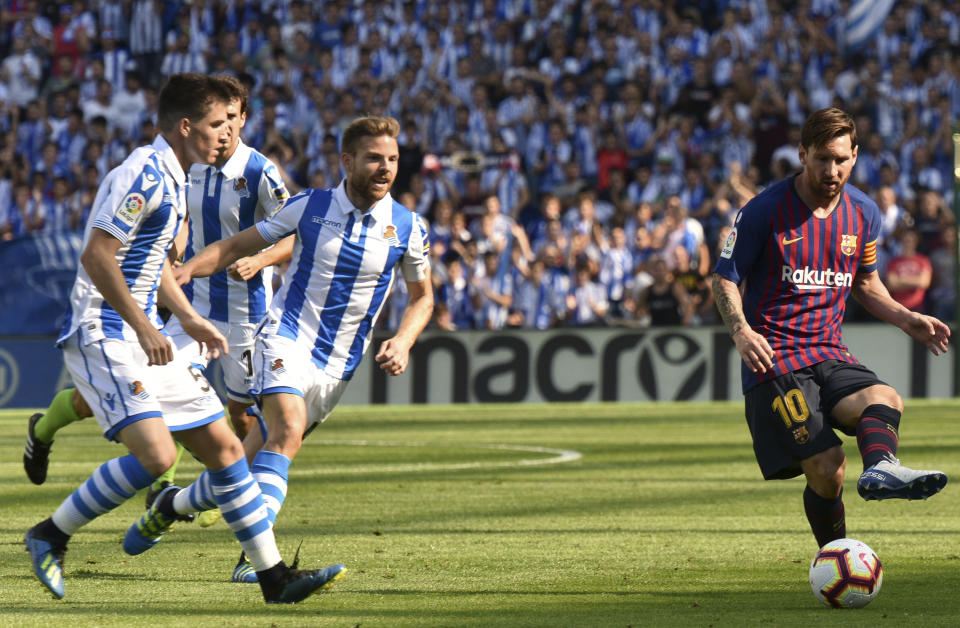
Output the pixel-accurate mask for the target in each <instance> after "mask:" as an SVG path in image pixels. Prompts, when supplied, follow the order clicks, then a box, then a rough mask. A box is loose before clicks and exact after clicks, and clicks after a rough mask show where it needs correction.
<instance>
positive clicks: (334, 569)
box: [263, 564, 347, 604]
mask: <svg viewBox="0 0 960 628" xmlns="http://www.w3.org/2000/svg"><path fill="white" fill-rule="evenodd" d="M345 573H347V568H346V567H345V566H343V565H339V564H337V565H330V566H329V567H324V568H323V569H305V570H300V569H289V568H288V569H287V570H286V571H285V572H284V574H283V577H282V579H281V581H280V583H278V584H277V585H275V587H273V588H272V589H273V590H271V591H267V590H264V591H263V597H264V599H265V600H266V601H267V604H295V603H297V602H300V601H302V600H305V599H307V598H308V597H309V596H311V595H313V594H314V593H316V592H317V591H319V590H320V589H329V588H330V587H332V586H333V583H334V582H336V581H337V580H340V579H341V578H343V576H344V574H345Z"/></svg>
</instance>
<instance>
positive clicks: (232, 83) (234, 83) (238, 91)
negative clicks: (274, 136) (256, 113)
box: [216, 74, 250, 113]
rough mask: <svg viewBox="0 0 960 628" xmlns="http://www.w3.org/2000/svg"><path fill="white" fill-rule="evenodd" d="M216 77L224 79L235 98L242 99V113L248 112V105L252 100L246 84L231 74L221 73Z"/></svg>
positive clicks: (219, 79) (220, 79)
mask: <svg viewBox="0 0 960 628" xmlns="http://www.w3.org/2000/svg"><path fill="white" fill-rule="evenodd" d="M216 79H217V80H218V81H222V82H223V84H224V85H225V86H226V88H227V89H228V90H229V91H230V93H232V94H233V98H235V99H237V100H239V101H240V113H247V105H248V104H249V101H250V98H249V92H248V91H247V88H246V86H245V85H244V84H243V83H241V82H240V79H238V78H237V77H235V76H231V75H230V74H221V75H219V76H217V77H216Z"/></svg>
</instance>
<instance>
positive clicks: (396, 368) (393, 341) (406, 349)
mask: <svg viewBox="0 0 960 628" xmlns="http://www.w3.org/2000/svg"><path fill="white" fill-rule="evenodd" d="M407 292H408V293H409V294H410V300H409V301H408V302H407V307H406V308H404V310H403V316H402V317H401V318H400V327H399V328H398V329H397V333H396V335H394V336H393V337H392V338H388V339H387V340H384V341H383V344H382V345H380V350H379V351H378V352H377V355H376V357H375V358H374V359H376V361H377V362H378V363H379V364H380V369H381V370H383V371H386V372H387V373H389V374H390V375H400V374H401V373H403V372H404V371H405V370H407V363H408V362H409V360H410V348H411V347H412V346H413V343H414V342H416V340H417V337H418V336H419V335H420V332H422V331H423V328H424V327H426V326H427V323H429V322H430V317H431V316H432V315H433V285H432V284H431V282H430V274H429V273H427V276H426V277H425V278H423V279H421V280H420V281H408V282H407Z"/></svg>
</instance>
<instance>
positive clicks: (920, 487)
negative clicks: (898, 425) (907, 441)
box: [857, 456, 947, 500]
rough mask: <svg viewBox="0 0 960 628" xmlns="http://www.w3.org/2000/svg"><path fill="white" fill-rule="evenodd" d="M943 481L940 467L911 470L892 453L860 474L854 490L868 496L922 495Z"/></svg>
mask: <svg viewBox="0 0 960 628" xmlns="http://www.w3.org/2000/svg"><path fill="white" fill-rule="evenodd" d="M946 485H947V476H946V474H944V473H943V472H942V471H915V470H914V469H908V468H907V467H905V466H903V465H901V464H900V461H899V460H898V459H896V458H894V457H892V456H891V457H888V458H884V459H883V460H881V461H880V462H878V463H877V464H875V465H873V466H872V467H870V468H868V469H867V470H866V471H864V472H863V473H861V474H860V479H859V480H857V492H858V493H860V497H862V498H864V499H867V500H871V499H890V498H897V499H926V498H928V497H930V496H931V495H935V494H937V493H939V492H940V489H942V488H943V487H944V486H946Z"/></svg>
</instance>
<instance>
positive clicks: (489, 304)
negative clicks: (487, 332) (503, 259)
mask: <svg viewBox="0 0 960 628" xmlns="http://www.w3.org/2000/svg"><path fill="white" fill-rule="evenodd" d="M482 255H483V258H482V265H481V267H480V268H479V269H478V271H479V272H475V273H474V274H473V278H472V286H473V307H474V311H475V313H476V317H477V327H478V328H480V329H503V328H504V326H506V324H507V315H508V313H509V308H510V306H511V305H512V304H513V284H512V278H511V275H510V273H509V272H507V269H505V268H502V267H501V266H500V264H499V258H500V255H499V253H497V252H495V251H492V250H490V251H487V252H485V253H483V254H482Z"/></svg>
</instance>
